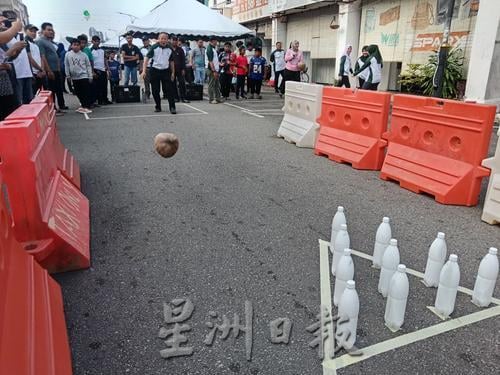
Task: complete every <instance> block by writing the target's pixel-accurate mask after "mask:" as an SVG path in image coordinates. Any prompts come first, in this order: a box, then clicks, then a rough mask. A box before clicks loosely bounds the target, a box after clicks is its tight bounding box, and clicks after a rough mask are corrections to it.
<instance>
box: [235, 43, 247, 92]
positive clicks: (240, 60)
mask: <svg viewBox="0 0 500 375" xmlns="http://www.w3.org/2000/svg"><path fill="white" fill-rule="evenodd" d="M239 52H240V54H239V55H238V56H237V57H236V74H237V76H236V99H237V100H238V99H239V98H240V93H241V97H242V98H243V99H246V98H247V96H246V94H245V77H246V76H247V74H248V59H247V57H246V56H245V52H246V51H245V47H244V46H241V47H240V49H239Z"/></svg>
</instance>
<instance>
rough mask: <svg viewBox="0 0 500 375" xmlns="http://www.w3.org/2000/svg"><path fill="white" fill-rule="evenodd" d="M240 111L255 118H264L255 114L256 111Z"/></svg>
mask: <svg viewBox="0 0 500 375" xmlns="http://www.w3.org/2000/svg"><path fill="white" fill-rule="evenodd" d="M241 112H243V113H245V114H247V115H250V116H254V117H257V118H265V117H264V116H262V115H259V114H257V113H253V112H251V111H241Z"/></svg>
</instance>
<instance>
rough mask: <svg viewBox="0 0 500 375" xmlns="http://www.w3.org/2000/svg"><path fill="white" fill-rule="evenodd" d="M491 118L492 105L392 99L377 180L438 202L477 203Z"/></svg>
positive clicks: (425, 99)
mask: <svg viewBox="0 0 500 375" xmlns="http://www.w3.org/2000/svg"><path fill="white" fill-rule="evenodd" d="M494 118H495V107H494V106H488V105H481V104H470V103H462V102H457V101H454V100H443V99H438V98H426V97H420V96H412V95H395V96H394V102H393V109H392V119H391V129H390V131H389V132H387V133H386V134H384V138H385V139H387V140H388V141H389V145H388V148H387V155H386V157H385V161H384V165H383V166H382V170H381V173H380V177H381V178H382V179H384V180H394V181H398V182H399V184H400V185H401V187H403V188H405V189H408V190H411V191H413V192H415V193H421V192H424V193H427V194H430V195H433V196H434V197H435V199H436V201H438V202H439V203H443V204H455V205H464V206H474V205H476V204H477V202H478V197H479V193H480V190H481V180H482V178H484V177H486V176H488V175H489V173H490V171H489V169H487V168H484V167H482V166H481V161H482V160H483V159H484V158H485V157H486V156H487V153H488V147H489V143H490V137H491V131H492V128H493V121H494Z"/></svg>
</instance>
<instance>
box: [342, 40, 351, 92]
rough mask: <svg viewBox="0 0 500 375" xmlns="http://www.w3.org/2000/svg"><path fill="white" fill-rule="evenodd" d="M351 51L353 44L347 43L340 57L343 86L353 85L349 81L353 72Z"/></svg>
mask: <svg viewBox="0 0 500 375" xmlns="http://www.w3.org/2000/svg"><path fill="white" fill-rule="evenodd" d="M351 52H352V46H351V45H350V44H348V45H346V46H345V49H344V53H343V55H342V57H341V58H340V65H339V66H340V69H339V81H340V85H339V87H342V86H345V87H347V88H350V87H351V83H350V82H349V73H350V74H352V65H351Z"/></svg>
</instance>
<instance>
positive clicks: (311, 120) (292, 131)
mask: <svg viewBox="0 0 500 375" xmlns="http://www.w3.org/2000/svg"><path fill="white" fill-rule="evenodd" d="M322 95H323V86H321V85H315V84H312V83H301V82H293V81H288V82H286V92H285V105H284V107H283V112H285V116H284V117H283V121H282V122H281V126H280V128H279V129H278V137H281V138H284V139H285V141H287V142H290V143H295V144H296V145H297V147H308V148H314V144H315V143H316V138H317V135H318V129H319V126H318V124H317V123H316V118H317V117H318V116H319V114H320V113H321V97H322Z"/></svg>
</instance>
